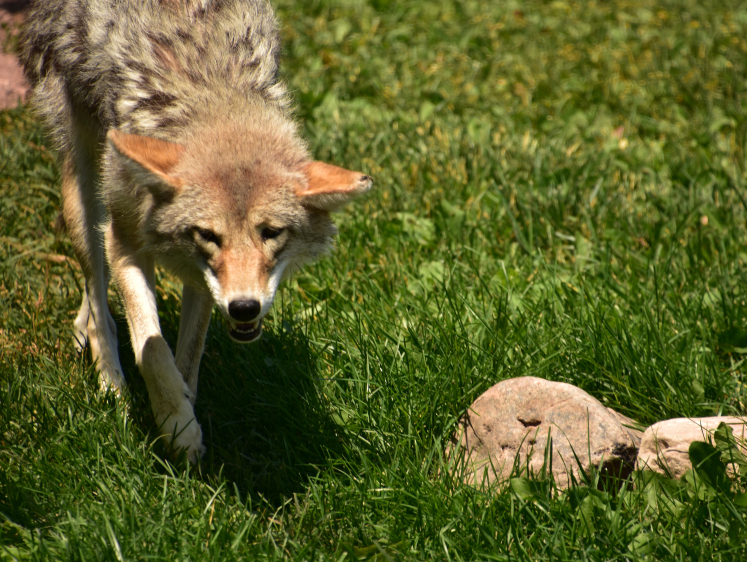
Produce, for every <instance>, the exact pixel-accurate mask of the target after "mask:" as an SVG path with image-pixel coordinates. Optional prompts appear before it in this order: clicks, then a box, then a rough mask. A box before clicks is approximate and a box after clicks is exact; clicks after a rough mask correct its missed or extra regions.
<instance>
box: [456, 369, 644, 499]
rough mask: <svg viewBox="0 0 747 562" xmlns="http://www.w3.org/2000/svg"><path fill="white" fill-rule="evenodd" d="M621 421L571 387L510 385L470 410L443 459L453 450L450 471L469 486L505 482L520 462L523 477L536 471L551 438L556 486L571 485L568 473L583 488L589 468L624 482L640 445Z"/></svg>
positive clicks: (532, 381)
mask: <svg viewBox="0 0 747 562" xmlns="http://www.w3.org/2000/svg"><path fill="white" fill-rule="evenodd" d="M619 416H620V415H619V414H617V413H616V412H614V411H612V410H608V409H607V408H605V407H604V406H603V405H602V404H601V403H600V402H599V401H598V400H596V399H595V398H593V397H591V396H590V395H589V394H587V393H586V392H584V391H583V390H581V389H580V388H577V387H575V386H573V385H570V384H565V383H559V382H550V381H546V380H543V379H538V378H535V377H521V378H516V379H509V380H506V381H503V382H500V383H498V384H496V385H495V386H493V387H492V388H490V390H488V391H487V392H485V393H484V394H483V395H482V396H480V397H479V398H478V399H477V400H476V401H475V402H474V404H472V406H471V407H470V408H469V410H468V411H467V413H466V414H465V415H464V416H463V417H462V419H461V420H460V424H459V429H458V430H457V432H456V433H455V435H454V436H453V438H452V445H451V446H450V447H449V450H448V451H447V454H448V456H449V458H451V457H452V455H453V454H454V452H455V451H457V452H458V454H459V455H460V456H459V457H458V458H456V459H453V460H455V461H458V462H456V463H455V465H454V470H457V471H460V470H461V473H459V474H460V475H461V476H462V478H463V479H464V481H465V482H467V483H470V484H481V483H483V482H486V481H487V482H488V483H491V482H493V481H495V480H497V481H499V482H500V481H505V480H506V479H507V478H508V477H509V476H510V475H511V471H512V469H513V467H514V463H515V462H517V460H518V464H519V466H520V468H521V472H522V473H527V472H528V473H529V474H530V475H531V474H538V473H539V472H540V470H541V469H542V465H543V464H544V461H545V454H546V448H547V443H548V433H549V434H550V442H551V445H552V455H551V461H552V472H553V474H554V477H555V482H556V484H557V486H558V487H559V488H567V487H568V486H569V485H570V484H571V475H573V477H574V478H575V479H576V481H581V482H582V481H583V480H582V476H581V471H583V472H584V473H586V474H588V473H589V472H590V470H591V468H592V467H595V468H597V469H599V470H600V471H601V472H602V475H603V476H605V477H610V476H619V477H620V478H626V477H627V476H628V475H629V474H630V473H631V472H632V470H633V466H634V462H635V458H636V453H637V447H636V445H635V443H634V441H633V439H632V438H631V435H629V433H628V432H627V431H626V430H625V428H623V426H622V425H621V423H620V421H619V419H618V417H619ZM622 418H623V419H624V420H626V423H628V422H630V423H631V424H632V425H635V424H634V423H632V420H630V419H629V418H625V417H624V416H622ZM574 453H575V455H574Z"/></svg>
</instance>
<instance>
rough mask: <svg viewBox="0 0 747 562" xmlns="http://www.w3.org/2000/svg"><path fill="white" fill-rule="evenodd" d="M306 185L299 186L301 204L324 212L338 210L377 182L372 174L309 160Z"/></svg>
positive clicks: (306, 165)
mask: <svg viewBox="0 0 747 562" xmlns="http://www.w3.org/2000/svg"><path fill="white" fill-rule="evenodd" d="M302 171H303V174H304V175H305V176H306V185H304V186H300V187H299V188H298V189H296V195H297V196H298V197H299V199H300V200H301V205H303V206H304V207H309V208H312V209H319V210H321V211H336V210H337V209H339V208H340V207H342V206H343V205H345V204H347V203H349V202H350V201H351V200H352V199H353V198H354V197H356V196H357V195H360V194H361V193H365V192H366V191H368V190H369V189H371V186H372V185H373V179H371V177H370V176H367V175H365V174H362V173H360V172H351V171H350V170H346V169H344V168H338V167H337V166H332V165H331V164H325V163H324V162H309V163H308V164H304V166H303V168H302Z"/></svg>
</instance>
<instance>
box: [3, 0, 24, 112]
mask: <svg viewBox="0 0 747 562" xmlns="http://www.w3.org/2000/svg"><path fill="white" fill-rule="evenodd" d="M29 3H30V2H29V0H0V109H6V108H9V107H15V106H17V105H18V104H19V103H20V102H23V101H25V100H26V98H27V97H28V94H29V85H28V83H27V82H26V78H24V76H23V69H22V68H21V65H20V64H19V63H18V57H16V55H15V54H13V53H8V52H6V49H5V47H6V46H7V45H12V44H13V43H14V39H15V38H16V37H17V36H18V33H19V31H20V26H21V24H22V23H23V20H24V19H25V17H26V12H27V11H28V6H29Z"/></svg>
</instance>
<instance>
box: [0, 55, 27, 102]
mask: <svg viewBox="0 0 747 562" xmlns="http://www.w3.org/2000/svg"><path fill="white" fill-rule="evenodd" d="M28 92H29V85H28V83H27V82H26V78H25V77H24V76H23V69H21V66H20V65H19V64H18V59H17V58H16V57H15V56H13V55H9V54H6V53H0V109H5V108H7V107H15V106H17V105H18V102H22V101H25V100H26V97H27V96H28Z"/></svg>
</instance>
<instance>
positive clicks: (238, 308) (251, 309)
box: [228, 299, 262, 322]
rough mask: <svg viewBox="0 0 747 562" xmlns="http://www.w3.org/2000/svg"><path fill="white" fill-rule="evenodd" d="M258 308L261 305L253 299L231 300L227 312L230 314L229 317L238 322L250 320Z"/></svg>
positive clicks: (254, 316)
mask: <svg viewBox="0 0 747 562" xmlns="http://www.w3.org/2000/svg"><path fill="white" fill-rule="evenodd" d="M260 310H262V305H261V304H259V301H255V300H254V299H252V300H248V301H231V302H230V303H229V304H228V314H230V315H231V318H233V319H234V320H238V321H239V322H251V321H252V320H254V319H255V318H256V317H257V315H258V314H259V311H260Z"/></svg>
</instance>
